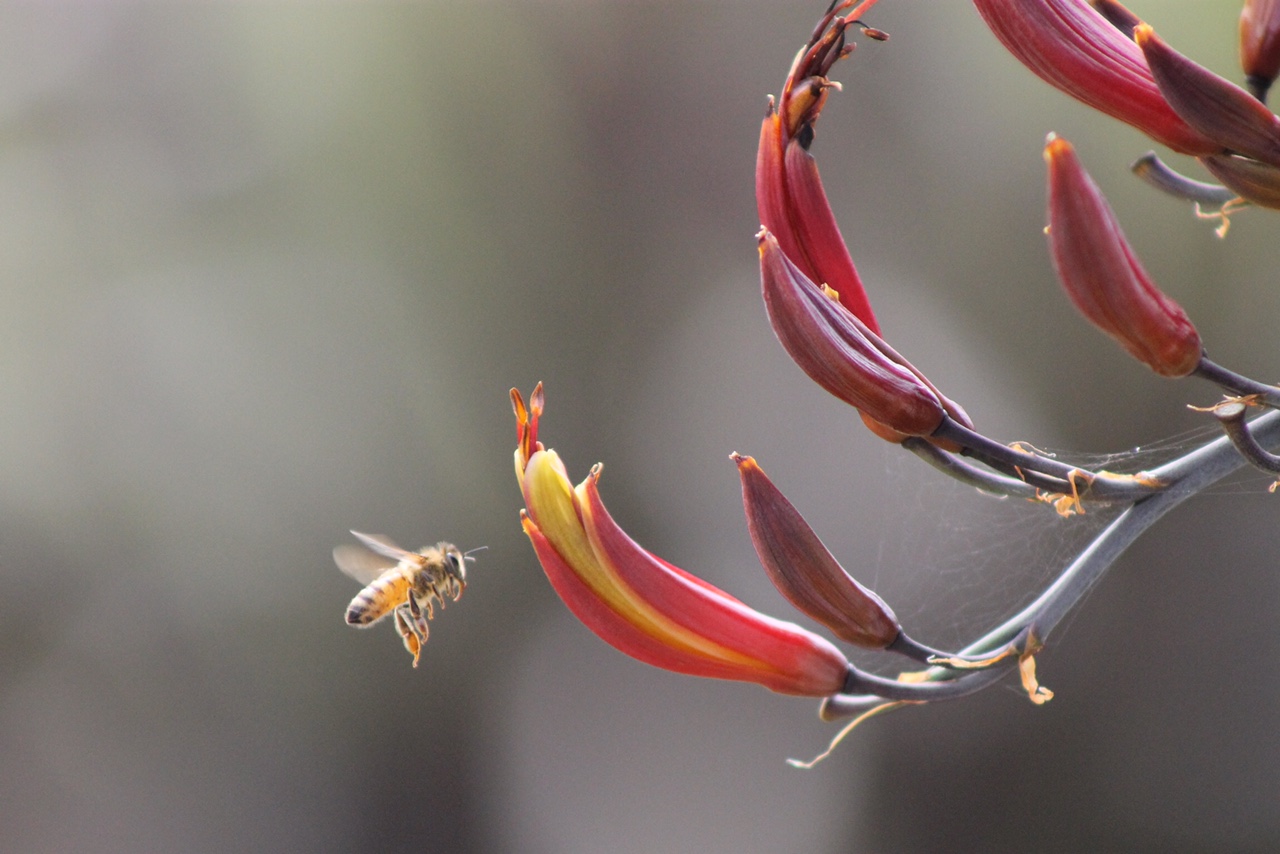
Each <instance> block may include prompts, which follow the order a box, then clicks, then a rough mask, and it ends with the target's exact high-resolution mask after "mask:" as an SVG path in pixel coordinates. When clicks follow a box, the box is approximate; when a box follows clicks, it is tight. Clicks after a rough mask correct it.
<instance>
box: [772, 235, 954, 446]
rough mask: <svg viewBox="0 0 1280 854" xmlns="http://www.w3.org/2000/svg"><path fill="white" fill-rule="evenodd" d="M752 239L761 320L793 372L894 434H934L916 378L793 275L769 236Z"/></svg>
mask: <svg viewBox="0 0 1280 854" xmlns="http://www.w3.org/2000/svg"><path fill="white" fill-rule="evenodd" d="M759 241H760V242H759V249H760V281H761V286H762V290H763V292H764V304H765V309H766V310H767V311H768V314H769V322H770V324H772V326H773V331H774V334H776V335H777V336H778V340H779V341H780V342H781V343H782V346H783V348H784V349H785V350H786V351H787V353H788V354H789V355H790V356H791V358H792V359H793V360H794V361H795V363H796V364H797V365H799V366H800V369H801V370H803V371H804V372H805V373H806V374H808V375H809V378H810V379H812V380H813V381H814V382H816V383H817V384H818V385H820V386H822V387H823V388H824V389H826V390H827V391H829V392H831V393H832V394H833V395H835V396H836V397H838V398H840V399H841V400H843V401H844V402H845V403H848V404H850V405H851V406H854V407H856V408H857V409H858V410H860V411H861V412H862V413H863V414H864V415H866V416H869V417H870V418H872V419H874V420H875V421H877V422H879V423H880V424H881V425H884V426H886V427H888V428H890V429H891V430H893V431H897V432H898V433H900V434H902V436H928V435H929V434H930V433H932V432H933V431H934V430H936V429H937V428H938V425H939V424H941V423H942V417H943V415H944V409H943V404H942V402H941V401H940V400H939V396H938V395H937V394H935V393H934V391H933V390H932V389H931V388H930V387H929V385H927V384H926V382H925V381H924V380H923V379H922V378H921V377H920V376H919V374H918V372H917V371H916V370H915V369H914V368H912V367H911V366H910V365H909V364H907V363H906V361H905V360H903V359H902V358H901V357H899V356H897V354H896V353H893V350H892V349H891V348H890V347H888V345H886V344H885V343H884V342H883V341H882V340H880V337H879V336H878V335H876V334H875V333H874V332H872V331H871V330H870V329H868V328H867V326H866V324H864V323H863V322H862V321H861V320H859V319H858V318H857V317H855V316H854V315H853V314H852V313H851V312H850V311H849V310H848V309H847V308H845V307H844V306H843V305H841V304H840V302H839V301H838V300H836V299H835V298H834V297H833V296H831V295H829V292H824V291H822V290H820V289H819V288H818V286H817V285H815V284H814V283H813V282H812V281H810V280H809V278H808V277H807V276H806V275H805V274H804V273H802V272H800V269H799V268H798V267H796V265H795V264H793V263H791V260H790V259H789V258H787V256H786V255H784V254H783V253H782V250H781V249H780V248H779V247H778V241H777V240H775V239H774V237H773V235H772V234H770V233H769V232H768V231H767V230H761V232H760V234H759ZM890 354H892V355H890ZM897 441H901V437H898V438H897Z"/></svg>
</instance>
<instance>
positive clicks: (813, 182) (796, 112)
mask: <svg viewBox="0 0 1280 854" xmlns="http://www.w3.org/2000/svg"><path fill="white" fill-rule="evenodd" d="M875 3H876V0H868V2H862V3H859V4H857V7H856V8H854V9H853V10H852V11H850V12H849V14H847V15H844V16H841V14H840V13H841V12H843V11H845V10H847V9H849V7H850V6H853V5H854V4H853V2H852V0H844V2H838V3H833V5H832V8H831V9H830V10H828V11H827V13H826V15H825V16H823V18H822V20H821V21H820V22H819V23H818V26H817V28H816V29H815V30H814V34H813V36H812V37H811V38H810V40H809V42H808V43H807V44H806V45H805V46H804V47H803V48H801V50H800V53H799V54H798V55H797V56H796V59H795V62H794V63H793V64H792V66H791V71H790V73H789V74H788V75H787V80H786V82H785V83H784V84H783V87H782V94H781V96H780V97H779V98H778V101H777V102H776V103H775V102H774V100H773V99H772V98H770V99H769V108H768V110H767V112H766V113H765V117H764V123H763V124H762V125H761V127H760V147H759V150H758V152H757V155H756V205H757V207H758V209H759V213H760V224H761V225H763V226H764V227H765V228H767V229H768V230H769V231H770V232H772V233H773V234H774V235H775V237H776V238H777V240H778V243H779V245H780V246H781V247H782V251H783V252H785V253H786V255H787V257H788V258H790V259H791V260H792V262H793V263H794V264H795V265H796V266H798V267H799V268H800V269H801V270H802V271H803V272H804V274H805V275H806V276H807V277H808V278H809V279H811V280H812V281H814V282H817V283H819V284H825V285H827V286H828V287H830V288H831V289H832V290H833V291H835V292H836V293H837V294H839V299H840V302H841V303H842V304H843V305H844V306H845V308H847V309H849V311H851V312H853V313H854V314H855V315H857V317H858V319H859V320H861V321H862V322H863V323H864V324H865V325H866V326H867V327H868V328H869V329H870V330H871V331H872V332H875V333H877V334H878V333H879V332H880V327H879V324H877V322H876V318H875V314H874V313H873V312H872V310H871V303H870V302H869V301H868V300H867V294H866V290H865V289H864V288H863V286H862V280H861V279H860V278H859V277H858V271H857V269H856V268H855V267H854V265H853V259H852V258H851V257H850V255H849V249H848V247H847V246H846V245H845V242H844V238H843V237H842V236H841V235H840V229H839V227H838V226H837V225H836V220H835V215H834V214H833V213H832V212H831V205H830V204H829V203H828V201H827V195H826V191H825V190H824V189H823V187H822V179H821V178H820V177H819V175H818V164H817V162H816V161H815V160H814V159H813V156H812V155H811V154H810V153H809V146H810V145H811V144H812V142H813V132H814V123H815V122H816V121H817V120H818V116H819V114H820V113H821V112H822V107H823V105H824V104H825V103H826V100H827V95H828V94H829V92H830V91H831V90H832V89H839V88H840V84H838V83H833V82H832V81H831V80H829V79H827V73H828V72H829V71H830V70H831V67H832V66H833V65H835V63H836V62H838V61H839V60H841V59H843V58H844V57H845V56H848V55H849V53H850V52H851V51H852V50H853V45H852V44H848V43H846V39H845V32H846V30H847V29H848V28H849V27H850V26H853V25H855V23H856V19H857V17H858V15H860V14H863V13H865V12H866V11H867V10H868V9H869V8H870V7H871V6H873V5H875ZM869 32H874V31H869ZM876 36H877V37H881V36H882V34H879V33H876Z"/></svg>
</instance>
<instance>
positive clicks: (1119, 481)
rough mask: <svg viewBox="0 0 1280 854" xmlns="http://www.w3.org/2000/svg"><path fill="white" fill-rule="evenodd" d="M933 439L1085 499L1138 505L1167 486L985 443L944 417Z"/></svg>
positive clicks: (1145, 476) (1146, 476)
mask: <svg viewBox="0 0 1280 854" xmlns="http://www.w3.org/2000/svg"><path fill="white" fill-rule="evenodd" d="M933 435H934V436H936V437H938V438H940V439H949V440H951V441H953V442H955V443H956V444H958V445H961V446H963V447H964V448H965V449H967V450H968V451H969V453H970V455H971V456H973V457H974V458H975V459H978V460H980V461H982V462H988V461H990V462H989V464H990V465H992V466H993V467H997V468H998V467H1003V466H1014V467H1016V468H1017V469H1020V470H1026V471H1033V472H1041V473H1042V474H1047V475H1051V476H1053V477H1058V478H1061V479H1062V480H1064V481H1066V483H1067V484H1068V485H1070V484H1079V486H1080V489H1079V491H1080V493H1081V495H1082V496H1083V497H1086V498H1093V499H1101V500H1107V501H1110V502H1117V501H1137V500H1139V499H1141V498H1143V497H1144V496H1147V495H1151V494H1153V493H1155V492H1158V491H1160V490H1161V489H1163V488H1165V487H1166V486H1167V485H1168V484H1167V483H1166V482H1165V481H1164V480H1162V479H1160V478H1157V477H1155V474H1154V472H1146V473H1143V474H1142V475H1116V474H1108V473H1099V472H1091V471H1089V470H1087V469H1083V468H1080V467H1078V466H1073V465H1070V464H1068V463H1063V462H1059V461H1058V460H1053V459H1049V458H1048V457H1045V456H1042V455H1039V454H1030V453H1027V452H1026V451H1019V450H1018V449H1016V448H1011V447H1009V446H1008V445H1002V444H1000V443H999V442H997V441H995V440H994V439H988V438H987V437H986V436H983V435H982V434H981V433H977V432H975V431H973V430H970V429H969V428H968V427H965V426H964V425H963V424H961V423H959V422H958V421H956V420H955V419H953V418H951V417H950V416H946V415H944V416H943V417H942V423H941V424H940V425H939V426H938V429H937V430H934V431H933Z"/></svg>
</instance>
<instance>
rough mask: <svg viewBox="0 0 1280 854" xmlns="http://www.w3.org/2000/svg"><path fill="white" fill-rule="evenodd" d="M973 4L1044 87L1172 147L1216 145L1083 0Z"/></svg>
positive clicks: (1187, 150)
mask: <svg viewBox="0 0 1280 854" xmlns="http://www.w3.org/2000/svg"><path fill="white" fill-rule="evenodd" d="M973 5H974V6H975V7H977V9H978V13H979V14H980V15H982V18H983V20H984V21H986V23H987V26H988V27H990V28H991V31H992V32H993V33H995V35H996V38H998V39H1000V42H1001V43H1002V44H1003V45H1004V46H1005V47H1006V48H1007V49H1008V50H1009V52H1010V53H1012V54H1013V55H1014V56H1015V57H1016V58H1017V59H1018V61H1020V62H1021V63H1022V64H1023V65H1025V66H1026V67H1027V68H1029V69H1031V70H1032V71H1033V72H1035V73H1036V74H1037V75H1038V76H1039V77H1040V78H1041V79H1043V80H1044V81H1045V82H1047V83H1049V84H1050V85H1052V86H1054V87H1056V88H1058V89H1060V90H1062V91H1063V92H1065V93H1067V94H1068V95H1070V96H1071V97H1073V98H1075V99H1076V100H1078V101H1081V102H1082V103H1085V104H1087V105H1089V106H1090V107H1093V108H1094V109H1096V110H1099V111H1101V112H1104V113H1106V114H1107V115H1109V116H1113V117H1114V118H1117V119H1119V120H1120V121H1122V122H1127V123H1128V124H1130V125H1133V126H1134V127H1136V128H1137V129H1138V130H1140V131H1142V132H1143V133H1145V134H1147V135H1148V136H1150V137H1151V138H1152V139H1155V140H1157V141H1159V142H1162V143H1164V144H1165V145H1167V146H1169V147H1170V148H1172V149H1173V150H1174V151H1180V152H1182V153H1184V154H1214V153H1217V152H1218V151H1220V150H1221V149H1222V146H1220V145H1218V144H1217V143H1216V142H1214V141H1213V140H1211V139H1209V138H1208V137H1206V136H1205V135H1204V134H1202V133H1200V132H1199V131H1197V130H1195V129H1193V128H1192V127H1191V126H1190V125H1188V123H1187V122H1186V121H1184V120H1183V118H1180V117H1179V116H1178V115H1177V114H1176V113H1174V111H1173V110H1172V109H1171V108H1170V107H1169V104H1168V103H1166V102H1165V99H1164V96H1163V95H1161V94H1160V90H1159V89H1158V88H1157V87H1156V84H1155V80H1154V79H1153V78H1152V76H1151V71H1150V69H1149V68H1147V63H1146V60H1145V59H1144V58H1143V56H1142V51H1141V50H1139V48H1138V46H1137V45H1136V44H1134V43H1133V41H1132V40H1131V39H1129V38H1128V37H1127V36H1126V35H1125V34H1124V33H1123V32H1121V31H1120V30H1118V29H1117V28H1116V27H1114V26H1113V25H1112V24H1111V23H1110V22H1109V21H1108V20H1107V19H1106V18H1104V17H1103V16H1102V15H1101V14H1100V13H1099V12H1098V11H1097V10H1096V9H1094V8H1093V7H1092V6H1090V5H1089V4H1088V3H1086V2H1084V0H973ZM1112 5H1118V4H1112Z"/></svg>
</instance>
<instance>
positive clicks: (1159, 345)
mask: <svg viewBox="0 0 1280 854" xmlns="http://www.w3.org/2000/svg"><path fill="white" fill-rule="evenodd" d="M1044 159H1045V162H1046V163H1047V164H1048V166H1049V203H1048V220H1049V224H1048V227H1047V228H1046V229H1045V231H1046V234H1047V235H1048V238H1049V251H1050V254H1051V255H1052V256H1053V266H1054V269H1055V270H1056V271H1057V273H1058V280H1059V281H1060V282H1061V283H1062V286H1063V289H1064V290H1066V292H1067V296H1068V297H1070V298H1071V301H1072V302H1073V303H1074V304H1075V306H1076V308H1077V309H1079V311H1080V313H1081V314H1083V315H1084V316H1085V317H1086V318H1088V319H1089V320H1090V321H1091V322H1092V323H1093V324H1094V325H1095V326H1097V327H1098V328H1099V329H1101V330H1102V331H1103V332H1105V333H1107V334H1108V335H1110V336H1111V337H1112V338H1114V339H1116V340H1117V341H1118V342H1120V345H1121V346H1122V347H1124V348H1125V349H1126V350H1128V351H1129V353H1130V355H1132V356H1133V357H1134V358H1135V359H1137V360H1138V361H1140V362H1142V363H1144V364H1145V365H1147V366H1148V367H1149V368H1151V369H1152V370H1153V371H1155V372H1156V373H1158V374H1160V375H1162V376H1166V377H1183V376H1186V375H1187V374H1189V373H1191V372H1192V371H1193V370H1195V368H1196V366H1197V365H1198V364H1199V363H1200V358H1201V355H1202V347H1201V344H1200V335H1199V333H1197V332H1196V328H1195V327H1194V326H1193V325H1192V324H1191V321H1190V320H1189V319H1187V315H1186V312H1184V311H1183V310H1182V307H1181V306H1179V305H1178V304H1177V303H1176V302H1174V301H1173V300H1172V299H1170V298H1169V297H1167V296H1165V295H1164V294H1163V293H1161V292H1160V290H1159V289H1158V288H1157V287H1156V286H1155V285H1154V284H1153V283H1152V281H1151V278H1150V277H1149V276H1148V275H1147V273H1146V271H1145V270H1143V268H1142V264H1141V263H1140V262H1139V261H1138V258H1137V256H1136V255H1135V254H1134V253H1133V250H1132V249H1131V248H1130V246H1129V242H1128V241H1127V240H1126V239H1125V236H1124V232H1123V231H1121V230H1120V223H1119V222H1118V221H1117V220H1116V217H1115V214H1114V213H1112V211H1111V206H1110V205H1108V204H1107V200H1106V198H1104V197H1103V195H1102V191H1101V190H1100V189H1099V188H1098V185H1097V184H1095V183H1094V181H1093V179H1092V178H1091V177H1090V176H1089V173H1088V172H1086V171H1085V169H1084V166H1082V165H1081V163H1080V160H1079V158H1078V157H1076V153H1075V149H1074V148H1073V147H1072V146H1071V143H1069V142H1067V141H1066V140H1065V139H1061V138H1059V137H1056V136H1053V135H1050V137H1049V140H1048V143H1047V144H1046V145H1045V149H1044Z"/></svg>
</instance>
